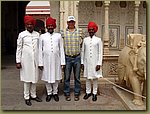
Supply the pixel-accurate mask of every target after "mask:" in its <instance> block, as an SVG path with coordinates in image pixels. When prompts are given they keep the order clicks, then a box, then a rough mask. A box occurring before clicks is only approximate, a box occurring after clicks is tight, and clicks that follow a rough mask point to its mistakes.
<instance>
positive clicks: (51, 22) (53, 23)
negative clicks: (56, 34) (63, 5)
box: [46, 17, 56, 29]
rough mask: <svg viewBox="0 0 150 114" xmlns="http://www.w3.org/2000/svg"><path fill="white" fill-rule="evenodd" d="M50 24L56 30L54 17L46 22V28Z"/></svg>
mask: <svg viewBox="0 0 150 114" xmlns="http://www.w3.org/2000/svg"><path fill="white" fill-rule="evenodd" d="M49 24H52V25H53V27H54V29H55V28H56V19H53V18H52V17H49V18H48V19H47V20H46V26H48V25H49Z"/></svg>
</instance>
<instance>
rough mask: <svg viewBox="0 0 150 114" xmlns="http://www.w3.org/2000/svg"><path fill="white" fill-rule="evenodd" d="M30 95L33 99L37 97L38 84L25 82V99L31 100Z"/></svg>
mask: <svg viewBox="0 0 150 114" xmlns="http://www.w3.org/2000/svg"><path fill="white" fill-rule="evenodd" d="M30 95H31V97H32V98H35V97H36V84H35V83H30V82H24V99H29V98H30Z"/></svg>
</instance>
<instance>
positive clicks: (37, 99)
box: [31, 97, 42, 102]
mask: <svg viewBox="0 0 150 114" xmlns="http://www.w3.org/2000/svg"><path fill="white" fill-rule="evenodd" d="M31 100H35V101H37V102H42V100H41V99H40V98H39V97H35V98H32V97H31Z"/></svg>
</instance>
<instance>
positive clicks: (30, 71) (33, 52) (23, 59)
mask: <svg viewBox="0 0 150 114" xmlns="http://www.w3.org/2000/svg"><path fill="white" fill-rule="evenodd" d="M38 41H39V33H38V32H36V31H33V32H32V33H30V32H28V31H27V30H25V31H23V32H21V33H20V34H19V36H18V39H17V50H16V63H21V65H22V68H21V69H20V80H21V81H24V82H32V83H37V81H38V77H39V70H38Z"/></svg>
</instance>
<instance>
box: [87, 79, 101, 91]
mask: <svg viewBox="0 0 150 114" xmlns="http://www.w3.org/2000/svg"><path fill="white" fill-rule="evenodd" d="M97 82H98V79H93V94H97V89H98V84H97ZM91 85H92V80H91V79H87V78H86V93H87V94H90V93H91Z"/></svg>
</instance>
